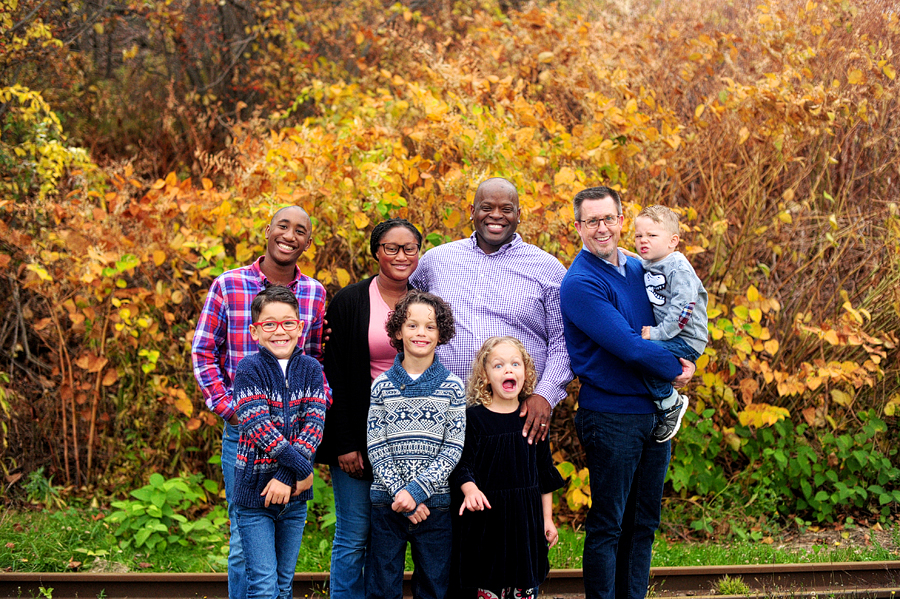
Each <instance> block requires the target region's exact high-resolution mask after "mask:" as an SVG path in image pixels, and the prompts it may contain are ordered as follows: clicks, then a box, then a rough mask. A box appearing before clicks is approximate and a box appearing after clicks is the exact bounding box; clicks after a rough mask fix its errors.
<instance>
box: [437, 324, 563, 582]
mask: <svg viewBox="0 0 900 599" xmlns="http://www.w3.org/2000/svg"><path fill="white" fill-rule="evenodd" d="M536 380H537V374H536V372H535V369H534V362H533V361H532V359H531V356H529V355H528V352H527V351H526V350H525V347H524V346H523V345H522V343H521V342H520V341H519V340H518V339H516V338H515V337H491V338H490V339H488V340H487V341H485V342H484V345H483V346H482V347H481V350H480V351H479V352H478V355H477V356H476V357H475V362H474V363H473V364H472V374H471V376H470V377H469V381H468V384H467V385H466V396H467V400H468V403H469V405H470V407H469V408H468V409H467V410H466V442H465V447H464V449H463V455H462V459H461V460H460V462H459V466H458V467H457V469H456V471H455V472H454V476H453V478H452V480H451V483H452V485H454V486H455V487H456V488H457V489H460V490H461V491H462V494H463V496H464V497H463V499H462V505H461V506H460V508H459V519H458V520H457V521H456V522H454V526H453V534H454V545H455V551H454V560H453V561H454V566H455V567H454V570H455V576H456V578H457V580H456V581H455V582H457V584H458V585H459V587H460V588H461V590H463V591H464V593H465V594H466V595H467V596H475V593H476V592H477V597H479V598H485V599H512V598H514V597H535V596H537V587H538V585H539V584H541V582H543V580H544V579H545V578H546V577H547V573H548V572H549V571H550V563H549V561H548V559H547V550H548V548H549V547H552V546H553V545H555V544H556V541H557V540H558V538H559V534H558V532H557V530H556V526H554V524H553V497H552V493H553V491H555V490H556V489H559V488H560V487H562V486H563V485H564V481H563V479H562V477H561V476H560V475H559V472H557V470H556V468H555V467H554V465H553V460H552V458H551V457H550V445H549V443H548V442H547V441H544V442H539V443H535V444H533V445H532V444H529V443H528V439H527V438H526V437H523V436H522V427H523V424H524V422H523V418H521V417H520V416H519V403H520V402H521V401H522V400H523V399H525V398H527V397H528V396H529V395H531V393H533V392H534V386H535V382H536Z"/></svg>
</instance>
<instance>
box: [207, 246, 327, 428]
mask: <svg viewBox="0 0 900 599" xmlns="http://www.w3.org/2000/svg"><path fill="white" fill-rule="evenodd" d="M261 262H262V258H258V259H257V260H256V262H254V263H253V264H250V265H249V266H243V267H241V268H236V269H234V270H229V271H228V272H225V273H222V274H221V275H219V277H217V278H216V280H215V281H213V284H212V286H211V287H210V288H209V293H208V294H207V295H206V301H205V302H204V304H203V312H201V314H200V320H199V321H197V330H196V331H195V332H194V340H193V343H192V344H191V359H192V362H193V365H194V376H195V377H196V378H197V382H198V383H200V389H201V390H202V391H203V398H204V399H205V400H206V406H207V407H208V408H209V409H210V410H212V411H213V412H214V413H216V414H217V415H218V416H221V417H222V419H224V420H228V419H229V418H231V416H232V414H234V409H235V407H236V406H235V405H234V401H233V400H232V396H231V391H232V389H231V388H232V385H233V383H234V373H235V372H236V371H237V365H238V362H240V361H241V359H243V358H244V356H246V355H249V354H252V353H255V352H256V351H258V350H259V346H258V345H257V343H256V341H254V340H253V338H252V337H251V336H250V325H251V324H252V318H251V317H250V304H252V303H253V298H255V297H256V294H257V293H259V292H260V291H262V290H263V288H265V287H266V286H267V285H268V284H269V282H268V279H267V278H266V275H264V274H263V273H262V270H260V268H259V265H260V263H261ZM288 287H289V288H290V289H291V290H292V291H293V292H294V295H296V296H297V301H299V302H300V320H302V321H303V322H304V326H303V333H302V334H301V336H300V339H299V340H298V342H297V343H298V345H299V346H300V347H302V348H303V351H304V353H306V355H308V356H312V357H313V358H315V359H316V360H318V361H319V362H321V361H322V321H323V319H324V318H325V288H324V287H322V284H321V283H319V282H318V281H316V280H315V279H311V278H309V277H307V276H306V275H304V274H303V273H301V272H300V269H299V268H297V269H296V271H295V274H294V280H293V281H291V283H290V285H288ZM326 396H327V397H326V398H327V402H328V404H329V405H330V404H331V394H330V389H328V387H327V383H326Z"/></svg>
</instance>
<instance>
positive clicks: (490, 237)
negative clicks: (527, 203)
mask: <svg viewBox="0 0 900 599" xmlns="http://www.w3.org/2000/svg"><path fill="white" fill-rule="evenodd" d="M470 211H471V214H472V223H473V224H474V225H475V238H476V240H477V242H478V247H480V248H481V249H482V251H484V253H486V254H492V253H494V252H496V251H497V250H498V249H500V247H501V246H503V244H505V243H509V241H510V240H511V239H512V238H513V235H515V234H516V227H518V225H519V215H520V214H521V213H522V211H521V209H520V208H519V195H518V193H516V188H515V187H513V185H512V183H510V182H509V181H507V180H505V179H490V180H488V181H485V182H484V183H482V184H481V185H480V186H479V187H478V191H477V192H475V201H474V202H473V203H472V206H471V208H470Z"/></svg>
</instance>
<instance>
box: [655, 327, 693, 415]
mask: <svg viewBox="0 0 900 599" xmlns="http://www.w3.org/2000/svg"><path fill="white" fill-rule="evenodd" d="M652 343H655V344H657V345H658V346H660V347H662V348H663V349H667V350H669V353H671V354H672V355H673V356H675V357H676V358H684V359H685V360H690V361H691V362H696V361H697V358H699V357H700V354H698V353H697V350H695V349H694V348H693V347H691V346H690V345H688V344H687V343H685V341H684V340H683V339H681V338H680V337H672V338H671V339H666V340H661V339H653V340H652ZM644 384H645V385H647V389H648V390H649V391H650V396H651V397H652V398H653V401H654V403H656V409H658V410H659V411H660V412H665V411H666V410H668V409H669V408H671V407H672V406H673V405H675V398H674V397H672V394H673V393H674V392H675V388H674V387H673V386H672V381H664V380H662V379H657V378H653V377H651V376H645V377H644ZM666 400H669V401H666Z"/></svg>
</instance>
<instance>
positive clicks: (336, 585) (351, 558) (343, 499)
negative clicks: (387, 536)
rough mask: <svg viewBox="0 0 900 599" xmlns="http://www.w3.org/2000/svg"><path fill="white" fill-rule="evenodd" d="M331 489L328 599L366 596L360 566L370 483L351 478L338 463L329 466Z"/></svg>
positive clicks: (369, 507)
mask: <svg viewBox="0 0 900 599" xmlns="http://www.w3.org/2000/svg"><path fill="white" fill-rule="evenodd" d="M329 469H330V470H331V486H332V487H333V488H334V509H335V512H336V513H337V523H336V524H335V526H334V543H333V544H332V546H331V578H330V580H329V582H328V587H329V590H330V597H331V599H360V598H361V597H365V595H366V586H365V580H364V579H363V567H364V566H365V565H366V547H367V546H368V544H369V518H370V517H371V511H372V502H371V501H370V500H369V487H371V486H372V482H371V481H368V480H360V479H358V478H353V477H352V476H350V475H349V474H347V473H346V472H344V471H343V470H341V469H340V468H339V467H338V466H329Z"/></svg>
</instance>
